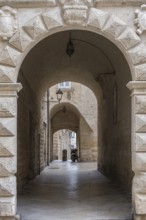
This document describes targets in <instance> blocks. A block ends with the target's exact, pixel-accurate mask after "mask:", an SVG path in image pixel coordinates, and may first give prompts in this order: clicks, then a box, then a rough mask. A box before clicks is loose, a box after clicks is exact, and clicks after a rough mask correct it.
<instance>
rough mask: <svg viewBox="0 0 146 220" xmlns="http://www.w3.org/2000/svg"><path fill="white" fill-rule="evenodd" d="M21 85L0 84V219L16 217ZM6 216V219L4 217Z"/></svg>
mask: <svg viewBox="0 0 146 220" xmlns="http://www.w3.org/2000/svg"><path fill="white" fill-rule="evenodd" d="M20 89H21V84H19V83H17V84H11V83H1V84H0V219H2V220H14V219H17V217H16V200H17V198H16V177H15V173H16V170H17V92H18V91H19V90H20ZM6 216H7V217H6Z"/></svg>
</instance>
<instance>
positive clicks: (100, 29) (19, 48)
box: [0, 5, 146, 83]
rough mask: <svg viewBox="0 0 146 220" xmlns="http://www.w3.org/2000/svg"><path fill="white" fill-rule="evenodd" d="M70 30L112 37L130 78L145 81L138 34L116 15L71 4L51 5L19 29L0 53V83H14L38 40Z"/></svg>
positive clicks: (145, 58)
mask: <svg viewBox="0 0 146 220" xmlns="http://www.w3.org/2000/svg"><path fill="white" fill-rule="evenodd" d="M69 9H70V11H69ZM65 10H67V11H65ZM85 10H86V12H87V13H86V14H85ZM87 14H88V15H87ZM72 18H73V19H72ZM71 29H79V30H88V31H91V32H95V33H97V34H100V35H102V36H104V37H106V38H108V39H109V40H111V41H112V42H113V43H114V44H115V45H116V46H117V47H118V48H119V49H120V50H121V52H122V53H123V54H124V56H125V58H126V60H127V63H128V65H129V67H130V69H131V75H132V80H146V47H145V45H144V44H143V43H142V42H141V39H140V38H139V37H138V36H137V34H136V33H135V32H134V31H133V30H132V29H131V28H130V27H128V26H127V25H126V24H125V23H124V22H123V21H122V20H121V19H119V18H118V17H117V16H115V15H110V14H109V13H107V12H105V11H101V10H99V9H96V8H94V7H90V8H87V7H86V6H84V7H83V5H78V6H75V5H74V7H70V8H67V7H66V8H65V6H64V7H60V6H57V7H56V6H55V7H50V8H48V9H47V10H46V11H45V12H42V13H40V14H39V15H37V16H35V17H33V18H32V19H31V20H29V21H28V22H27V23H25V24H24V25H23V26H22V27H20V28H19V30H18V31H17V32H16V33H15V34H14V35H13V36H12V37H11V38H10V39H9V41H8V43H7V45H6V46H5V48H4V49H3V50H2V51H1V53H0V83H15V82H17V76H18V72H19V68H20V66H21V64H22V62H23V59H24V58H25V56H26V55H27V53H28V52H29V51H30V50H31V48H33V47H34V46H35V45H36V44H37V43H38V42H39V41H41V40H42V39H44V38H45V37H47V36H49V35H51V34H53V33H57V32H59V31H65V30H71Z"/></svg>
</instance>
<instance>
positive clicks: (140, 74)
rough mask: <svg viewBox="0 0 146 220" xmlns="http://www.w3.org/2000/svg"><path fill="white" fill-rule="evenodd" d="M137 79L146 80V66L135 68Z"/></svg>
mask: <svg viewBox="0 0 146 220" xmlns="http://www.w3.org/2000/svg"><path fill="white" fill-rule="evenodd" d="M135 78H136V79H137V80H146V64H142V65H138V66H135Z"/></svg>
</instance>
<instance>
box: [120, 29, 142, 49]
mask: <svg viewBox="0 0 146 220" xmlns="http://www.w3.org/2000/svg"><path fill="white" fill-rule="evenodd" d="M118 39H119V40H120V42H121V43H122V44H123V45H124V47H125V48H126V49H130V48H132V47H134V46H136V45H137V44H139V43H140V38H139V37H138V36H137V35H136V34H135V32H134V31H133V30H132V29H130V28H126V29H125V30H124V31H123V32H122V33H121V34H120V36H119V37H118Z"/></svg>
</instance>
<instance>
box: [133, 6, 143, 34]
mask: <svg viewBox="0 0 146 220" xmlns="http://www.w3.org/2000/svg"><path fill="white" fill-rule="evenodd" d="M135 17H136V18H135V21H134V23H135V24H136V25H137V30H136V32H137V34H138V35H141V34H142V32H143V31H145V30H146V4H143V5H141V10H138V9H137V10H136V11H135Z"/></svg>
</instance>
